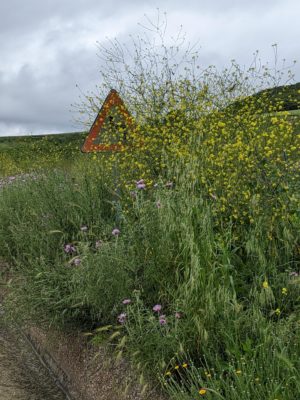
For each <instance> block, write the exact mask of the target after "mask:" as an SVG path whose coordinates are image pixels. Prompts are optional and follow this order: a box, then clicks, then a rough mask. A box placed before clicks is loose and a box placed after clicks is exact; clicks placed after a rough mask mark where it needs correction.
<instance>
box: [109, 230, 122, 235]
mask: <svg viewBox="0 0 300 400" xmlns="http://www.w3.org/2000/svg"><path fill="white" fill-rule="evenodd" d="M120 233H121V232H120V230H119V229H118V228H115V229H113V230H112V233H111V234H112V235H113V236H119V235H120Z"/></svg>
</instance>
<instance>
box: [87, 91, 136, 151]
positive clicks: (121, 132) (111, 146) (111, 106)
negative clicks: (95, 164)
mask: <svg viewBox="0 0 300 400" xmlns="http://www.w3.org/2000/svg"><path fill="white" fill-rule="evenodd" d="M132 127H133V119H132V117H131V115H130V114H129V112H128V111H127V109H126V107H125V105H124V103H123V101H122V99H121V97H120V96H119V94H118V92H117V91H116V90H114V89H112V90H111V91H110V92H109V94H108V96H107V97H106V99H105V101H104V103H103V106H102V107H101V109H100V111H99V113H98V115H97V117H96V119H95V121H94V123H93V125H92V127H91V129H90V131H89V134H88V136H87V138H86V139H85V142H84V144H83V146H82V149H81V150H82V151H83V152H84V153H90V152H95V151H96V152H97V151H118V150H121V149H122V144H124V143H125V142H126V136H127V135H128V131H129V129H130V128H132Z"/></svg>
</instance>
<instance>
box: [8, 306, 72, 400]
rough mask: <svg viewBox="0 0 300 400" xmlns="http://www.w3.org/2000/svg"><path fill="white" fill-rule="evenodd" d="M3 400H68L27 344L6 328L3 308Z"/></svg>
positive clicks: (10, 329)
mask: <svg viewBox="0 0 300 400" xmlns="http://www.w3.org/2000/svg"><path fill="white" fill-rule="evenodd" d="M0 399H1V400H67V397H66V396H65V395H64V393H63V392H62V391H61V390H60V389H59V388H58V387H57V386H56V384H55V382H54V378H53V377H52V376H51V375H50V374H49V372H48V371H47V369H46V368H45V367H44V366H43V365H42V364H41V362H40V360H39V359H38V357H37V356H36V354H35V353H34V351H33V349H32V348H31V346H30V344H29V343H28V342H27V340H26V339H25V338H24V337H22V335H21V334H20V333H19V332H18V331H16V329H13V328H11V327H7V326H6V323H5V321H4V317H3V314H2V315H1V308H0Z"/></svg>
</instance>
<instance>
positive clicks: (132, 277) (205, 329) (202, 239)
mask: <svg viewBox="0 0 300 400" xmlns="http://www.w3.org/2000/svg"><path fill="white" fill-rule="evenodd" d="M188 169H189V167H188V166H186V167H185V169H184V170H183V169H182V168H179V169H177V171H179V172H176V171H172V176H173V175H174V176H175V180H174V182H173V186H171V185H167V186H166V181H164V180H158V181H157V182H156V183H157V185H155V187H146V189H145V190H136V191H134V193H133V194H131V195H130V194H129V193H126V192H122V191H121V190H119V189H118V190H116V187H115V184H116V182H114V180H112V179H109V177H108V176H107V174H106V172H105V171H104V170H101V169H100V170H99V164H98V163H97V162H93V161H92V162H91V163H86V164H84V165H81V166H79V167H78V168H77V169H76V168H74V169H73V170H72V172H71V173H68V174H66V173H63V172H61V171H58V170H57V171H50V172H49V173H47V174H44V175H42V174H40V175H39V176H37V177H36V179H31V180H28V181H26V182H19V183H16V184H15V185H10V186H9V187H5V188H4V189H2V190H1V192H0V220H1V227H0V249H1V250H0V252H1V253H0V255H1V257H2V258H4V259H6V260H8V261H9V262H10V263H11V265H12V273H13V280H12V281H11V283H10V296H9V298H8V300H7V307H9V308H10V310H11V312H13V313H14V314H15V315H19V316H20V317H21V318H23V319H26V320H28V319H29V320H34V321H35V322H38V323H42V324H47V325H49V324H55V325H58V326H61V327H64V328H65V329H66V328H69V327H73V328H74V327H76V328H79V329H82V330H84V331H89V332H91V333H92V335H93V336H94V339H93V340H94V342H97V341H99V340H103V332H108V333H109V334H112V343H113V344H114V345H115V346H116V351H117V353H118V354H119V355H120V354H126V355H127V357H129V358H130V359H131V360H132V361H133V362H134V363H135V365H136V366H138V368H139V370H140V373H141V377H142V378H141V382H144V378H143V376H148V378H149V377H150V378H151V377H152V378H153V377H157V378H158V379H159V381H160V382H161V383H162V387H163V388H165V390H166V391H167V393H169V395H170V398H172V399H175V400H178V399H184V400H185V399H195V398H200V397H201V396H205V398H208V399H226V400H227V399H238V398H239V399H243V400H244V399H245V400H248V399H249V400H250V399H251V400H252V399H255V400H260V399H270V400H271V399H272V400H275V399H276V398H277V399H280V400H281V399H286V400H292V399H293V400H294V399H296V398H297V396H298V393H299V392H300V386H299V385H300V384H299V382H300V379H299V378H300V376H299V370H300V369H299V367H300V365H299V354H300V352H299V350H300V348H299V330H300V329H299V328H300V325H299V296H300V290H299V284H300V281H299V276H298V273H299V243H300V240H299V215H297V213H294V214H293V217H292V218H290V219H287V220H282V221H278V220H277V222H276V224H277V225H276V227H275V228H274V230H273V231H274V232H276V236H275V237H273V238H269V237H268V236H267V232H268V231H269V226H268V223H269V220H268V219H264V216H263V215H262V216H261V218H260V219H257V220H256V221H254V223H253V224H249V225H238V223H237V222H236V221H234V220H232V221H228V219H227V218H226V219H225V218H224V220H222V217H221V216H220V215H219V216H216V215H215V214H214V213H213V212H212V202H213V201H214V199H210V198H207V197H206V196H205V195H204V193H202V191H201V187H200V186H197V185H195V183H194V182H192V181H191V180H190V179H189V178H187V177H188V176H190V174H189V172H190V171H188ZM95 171H97V173H96V172H95ZM185 174H186V175H185ZM116 228H117V229H118V230H119V233H117V234H116V233H115V234H113V232H116V231H114V229H116ZM66 245H70V246H73V247H72V251H70V252H66V251H65V250H66ZM69 249H70V247H69ZM73 249H74V250H73ZM76 260H79V261H76ZM124 299H128V300H130V301H131V302H130V304H127V305H124V304H122V301H123V300H124ZM155 305H161V310H160V311H159V312H157V311H155V310H153V307H154V306H155ZM122 313H125V314H126V315H123V317H121V319H120V318H119V321H121V322H122V323H118V315H119V316H120V315H121V314H122ZM103 326H104V327H103ZM101 327H103V328H101ZM98 328H100V329H98ZM118 338H120V340H118ZM201 390H202V391H201ZM199 391H201V392H199Z"/></svg>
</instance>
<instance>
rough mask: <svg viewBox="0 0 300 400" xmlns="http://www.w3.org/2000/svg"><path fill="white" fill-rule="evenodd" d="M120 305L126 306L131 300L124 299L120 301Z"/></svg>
mask: <svg viewBox="0 0 300 400" xmlns="http://www.w3.org/2000/svg"><path fill="white" fill-rule="evenodd" d="M122 303H123V304H125V305H127V304H130V303H131V300H130V299H124V300H123V301H122Z"/></svg>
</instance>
